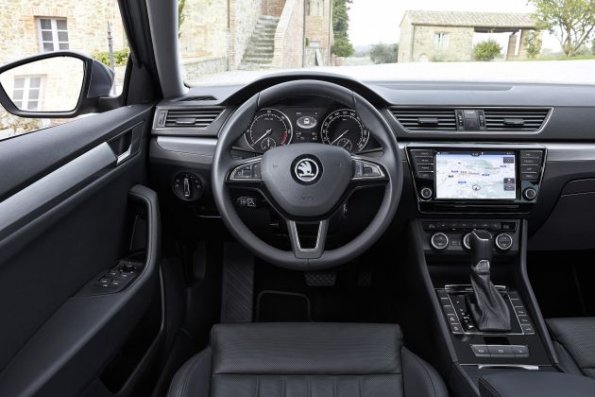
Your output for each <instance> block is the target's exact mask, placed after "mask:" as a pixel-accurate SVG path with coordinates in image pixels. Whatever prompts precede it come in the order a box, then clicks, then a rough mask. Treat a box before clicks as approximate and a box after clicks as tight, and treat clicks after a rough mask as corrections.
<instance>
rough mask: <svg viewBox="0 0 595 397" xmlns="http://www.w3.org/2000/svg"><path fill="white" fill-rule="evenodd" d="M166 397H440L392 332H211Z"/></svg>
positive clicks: (272, 327)
mask: <svg viewBox="0 0 595 397" xmlns="http://www.w3.org/2000/svg"><path fill="white" fill-rule="evenodd" d="M168 395H169V397H190V396H192V397H206V396H217V397H220V396H221V397H223V396H230V397H244V396H250V397H256V396H263V397H277V396H279V397H281V396H311V397H318V396H342V397H343V396H345V397H349V396H360V397H368V396H383V397H399V396H405V397H412V396H415V397H438V396H440V397H442V396H447V391H446V388H445V386H444V383H443V382H442V380H441V379H440V377H439V376H438V374H437V373H436V371H435V370H434V369H433V368H432V367H431V366H429V365H428V364H427V363H426V362H424V361H423V360H421V359H420V358H419V357H417V356H416V355H414V354H413V353H411V352H410V351H409V350H407V349H406V348H404V347H403V342H402V335H401V331H400V329H399V327H398V326H396V325H381V324H330V323H324V324H317V323H271V324H266V323H255V324H234V325H217V326H215V327H214V328H213V330H212V333H211V346H210V347H209V348H207V349H205V350H204V351H202V352H201V353H199V354H198V355H196V356H194V357H193V358H191V359H190V360H189V361H187V362H186V363H185V364H184V365H183V366H182V368H180V370H179V371H178V373H177V374H176V376H175V377H174V379H173V381H172V384H171V387H170V390H169V394H168Z"/></svg>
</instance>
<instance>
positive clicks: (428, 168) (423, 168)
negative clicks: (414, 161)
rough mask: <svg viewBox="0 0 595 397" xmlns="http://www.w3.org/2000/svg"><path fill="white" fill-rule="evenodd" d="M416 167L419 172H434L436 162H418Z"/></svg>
mask: <svg viewBox="0 0 595 397" xmlns="http://www.w3.org/2000/svg"><path fill="white" fill-rule="evenodd" d="M415 168H416V169H417V172H434V164H418V165H416V166H415Z"/></svg>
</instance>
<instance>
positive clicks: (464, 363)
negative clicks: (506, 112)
mask: <svg viewBox="0 0 595 397" xmlns="http://www.w3.org/2000/svg"><path fill="white" fill-rule="evenodd" d="M406 153H407V159H408V162H409V167H410V170H411V177H412V179H413V181H414V188H415V194H416V199H417V204H418V210H419V216H418V217H417V218H416V219H415V220H413V221H412V224H411V233H410V236H411V238H412V240H413V244H411V245H412V246H413V247H415V248H414V249H415V250H416V256H415V258H416V260H415V263H414V266H417V267H418V269H417V270H418V271H419V275H420V276H421V277H420V278H421V280H423V282H424V283H425V284H426V291H427V293H428V294H429V295H430V296H429V299H430V300H431V302H433V309H434V312H435V315H436V319H435V321H436V323H437V324H438V325H439V327H438V328H439V329H440V330H441V335H440V336H441V338H442V340H443V342H444V347H440V348H443V349H444V350H445V351H448V355H449V356H450V360H451V362H452V364H453V365H454V366H455V367H456V371H457V372H459V373H461V376H460V377H458V380H457V381H458V382H459V383H460V379H461V378H462V379H465V380H466V382H467V384H466V385H463V386H460V388H459V390H458V392H459V393H460V394H461V395H478V393H479V389H478V379H479V378H480V377H481V376H484V375H486V374H488V373H491V372H492V371H495V370H498V369H501V368H506V369H508V370H510V369H513V370H519V371H525V370H531V371H555V367H554V360H553V359H552V353H551V348H550V347H551V345H549V344H548V343H550V344H551V342H548V341H549V340H548V337H547V332H546V331H545V329H544V327H543V319H542V318H541V314H540V312H539V309H538V307H537V306H536V304H535V301H534V297H533V293H532V290H531V286H530V284H529V282H528V279H527V277H526V269H525V265H526V264H525V252H526V234H527V220H526V218H527V215H528V214H529V213H530V212H531V209H532V208H533V206H534V204H535V202H536V201H537V200H538V198H539V191H540V183H541V179H542V176H543V172H544V166H545V159H546V155H547V153H546V150H545V149H544V148H542V147H539V146H538V145H519V146H515V147H504V146H500V145H495V144H491V145H481V146H475V145H474V146H465V145H458V144H453V145H427V144H420V145H413V144H412V145H409V146H408V147H407V148H406ZM448 370H449V371H451V370H452V369H451V368H449V369H448ZM463 383H464V382H463Z"/></svg>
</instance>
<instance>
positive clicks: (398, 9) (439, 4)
mask: <svg viewBox="0 0 595 397" xmlns="http://www.w3.org/2000/svg"><path fill="white" fill-rule="evenodd" d="M406 10H435V11H486V12H532V11H533V7H532V6H531V5H529V4H527V0H497V1H492V0H353V3H352V4H351V9H350V10H349V38H350V39H351V42H352V43H353V45H355V46H356V47H357V46H363V45H368V44H376V43H381V42H382V43H395V42H398V41H399V25H400V23H401V18H402V17H403V14H404V12H405V11H406ZM546 36H547V37H544V44H543V47H544V48H554V47H556V46H558V47H559V44H557V42H556V40H555V38H553V37H549V36H548V35H546Z"/></svg>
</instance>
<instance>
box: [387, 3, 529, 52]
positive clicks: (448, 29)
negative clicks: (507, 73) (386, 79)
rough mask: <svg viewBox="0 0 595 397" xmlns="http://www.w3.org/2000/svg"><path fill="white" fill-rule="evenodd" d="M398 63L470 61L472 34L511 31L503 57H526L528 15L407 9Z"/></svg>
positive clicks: (402, 25) (403, 22)
mask: <svg viewBox="0 0 595 397" xmlns="http://www.w3.org/2000/svg"><path fill="white" fill-rule="evenodd" d="M400 29H401V38H400V42H399V62H428V61H471V60H473V37H474V34H475V33H510V35H509V38H508V45H507V48H506V49H505V50H506V60H516V59H526V58H527V40H526V38H527V34H528V33H529V32H530V31H535V30H536V23H535V21H534V20H533V19H532V17H531V15H530V14H521V13H485V12H481V13H480V12H451V11H411V10H410V11H406V12H405V14H404V16H403V19H402V20H401V25H400Z"/></svg>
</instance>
